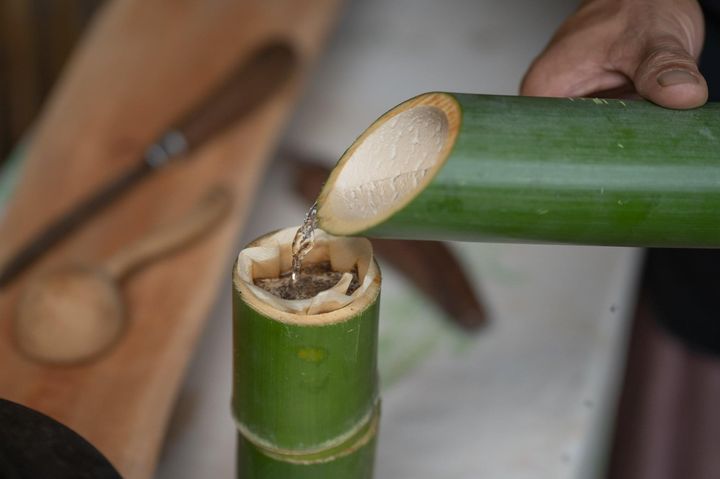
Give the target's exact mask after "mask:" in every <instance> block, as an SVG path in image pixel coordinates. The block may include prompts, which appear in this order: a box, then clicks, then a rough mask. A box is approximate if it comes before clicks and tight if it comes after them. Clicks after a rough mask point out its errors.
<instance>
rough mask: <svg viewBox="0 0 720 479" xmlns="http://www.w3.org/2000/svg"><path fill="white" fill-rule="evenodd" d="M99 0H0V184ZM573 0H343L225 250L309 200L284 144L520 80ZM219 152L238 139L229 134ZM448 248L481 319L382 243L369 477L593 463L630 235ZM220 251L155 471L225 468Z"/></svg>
mask: <svg viewBox="0 0 720 479" xmlns="http://www.w3.org/2000/svg"><path fill="white" fill-rule="evenodd" d="M103 3H104V2H100V1H92V0H67V1H64V2H47V1H41V0H28V1H20V0H2V1H0V25H1V27H0V157H2V158H12V161H11V162H10V163H7V162H6V163H5V164H4V170H3V173H2V177H0V185H1V186H0V198H2V197H7V196H9V195H10V192H11V191H12V188H13V184H14V181H13V180H14V178H15V177H16V174H15V173H14V171H16V170H17V169H18V168H21V167H22V163H23V152H22V150H20V149H16V148H17V147H18V145H19V144H20V143H19V142H20V141H21V139H22V138H23V137H24V136H25V135H26V134H27V133H28V131H30V130H31V128H32V126H33V125H34V121H36V118H37V115H38V114H39V112H40V111H41V108H43V105H44V101H45V99H46V98H47V96H48V93H49V92H50V91H51V89H52V88H53V86H54V85H55V83H56V82H57V81H58V78H59V76H60V74H61V72H62V71H63V68H64V66H65V65H66V63H65V62H66V61H67V59H68V57H69V55H70V53H71V52H72V51H73V48H74V46H75V44H76V42H77V41H78V39H79V38H80V36H81V33H82V32H83V29H84V27H85V26H86V25H87V24H88V22H89V21H90V19H91V18H92V16H93V14H94V13H95V12H96V10H97V8H98V7H99V6H101V5H102V4H103ZM218 3H220V2H218ZM577 3H578V2H577V1H575V0H548V1H543V2H537V1H532V0H518V1H514V2H508V1H501V0H449V1H445V2H434V1H431V0H366V1H359V0H355V1H347V2H345V3H344V4H343V6H342V8H341V9H340V13H339V17H338V22H337V23H336V24H335V25H334V26H333V27H332V29H331V33H330V35H329V37H328V38H327V40H326V42H325V46H324V48H322V49H321V50H320V51H321V53H320V55H319V56H318V58H317V61H315V62H313V63H312V65H311V66H310V67H309V68H308V76H307V78H306V79H305V84H304V86H305V88H304V89H303V90H302V93H301V95H300V97H299V98H300V99H299V103H298V104H297V105H296V106H295V107H294V108H293V109H292V113H291V118H290V120H289V122H288V123H287V124H286V126H285V127H284V129H283V130H282V133H281V134H280V136H279V141H278V142H277V144H276V145H275V146H273V147H272V148H271V149H269V150H268V151H269V152H270V153H269V154H270V156H271V162H270V163H269V164H268V166H267V169H266V170H264V174H263V175H262V176H261V177H260V176H258V178H259V180H258V182H257V193H256V194H255V195H254V196H253V198H252V200H251V202H250V203H249V205H248V212H249V217H248V219H247V221H245V222H244V225H243V226H242V228H241V229H240V230H238V231H232V232H231V234H229V236H228V237H232V238H233V240H232V241H233V242H234V250H233V251H237V250H238V249H239V248H241V247H242V245H244V244H246V243H247V242H248V241H250V240H252V239H254V238H256V237H257V236H259V235H262V234H265V233H266V232H268V231H271V230H275V229H278V228H282V227H286V226H289V225H294V224H299V223H300V222H301V220H302V217H303V215H304V213H305V211H306V210H307V208H308V206H309V202H308V199H307V198H305V197H303V196H302V195H300V194H299V193H298V190H299V189H302V185H301V187H300V188H299V187H298V182H301V180H302V176H301V175H299V173H298V171H299V170H298V162H300V161H302V162H310V163H312V164H315V165H324V166H326V167H331V166H332V165H333V164H334V162H335V161H336V160H337V159H338V158H339V156H340V155H341V154H342V152H343V151H344V150H345V148H347V147H348V146H349V145H350V144H351V142H352V141H353V140H354V138H355V137H356V136H357V135H359V134H360V133H361V132H362V131H363V130H364V129H365V128H366V127H367V126H368V125H369V124H370V123H371V122H372V121H373V120H374V119H376V118H377V117H378V116H379V115H381V114H382V113H383V112H384V111H386V110H387V109H389V108H390V107H392V106H394V105H396V104H397V103H399V102H401V101H403V100H405V99H408V98H410V97H412V96H414V95H416V94H418V93H422V92H425V91H432V90H440V91H453V92H476V93H487V94H507V95H514V94H516V93H517V89H518V85H519V83H520V80H521V78H522V75H523V73H524V71H525V70H526V68H527V67H528V65H529V64H530V62H531V61H532V59H533V58H534V57H535V55H537V54H538V53H539V52H540V50H541V49H542V47H543V46H544V45H545V43H546V42H547V41H548V39H549V37H550V36H551V35H552V32H553V31H554V29H555V28H557V26H558V25H559V24H560V22H561V21H562V20H563V19H564V18H565V17H566V16H567V15H568V14H569V13H570V12H571V11H572V10H573V9H574V8H575V7H576V5H577ZM230 38H232V36H231V37H230ZM199 41H202V39H201V40H199ZM212 48H213V46H212V44H210V45H208V46H207V49H208V50H207V55H208V56H212V55H213V50H212ZM188 68H190V67H188ZM148 75H149V76H152V72H148ZM68 114H70V112H68ZM14 149H15V150H14ZM12 151H15V154H14V155H12V154H11V152H12ZM232 151H233V152H234V154H235V155H242V154H243V150H242V148H240V147H239V148H236V149H234V150H232ZM97 161H102V158H99V159H98V160H97ZM260 178H261V179H260ZM248 181H250V180H248ZM449 247H450V249H451V251H452V253H453V254H454V255H455V256H456V257H457V258H458V260H459V262H460V264H461V265H462V267H463V270H464V273H465V275H466V276H467V277H468V278H469V280H470V282H471V284H472V285H473V287H474V288H475V289H476V291H475V292H476V294H477V295H478V296H479V297H480V298H482V301H483V304H484V306H485V308H486V309H487V312H488V316H489V321H488V324H486V325H484V326H483V327H482V328H480V329H479V330H477V331H472V332H468V331H467V330H465V329H463V328H461V327H458V326H457V324H455V323H453V321H452V320H451V318H449V317H448V313H447V312H446V311H444V310H443V309H442V308H441V307H439V306H438V305H437V303H436V302H434V301H432V299H431V298H429V297H428V296H427V295H425V294H423V293H422V292H421V290H420V289H418V287H416V286H415V285H413V284H412V283H411V282H409V281H408V279H407V277H406V276H405V275H403V274H402V272H401V271H398V270H397V269H395V267H394V266H393V265H392V264H389V263H387V262H383V260H382V258H381V268H382V269H383V276H384V280H383V302H382V310H381V340H380V374H381V381H382V382H381V384H382V395H383V418H382V425H381V432H380V440H379V448H378V455H377V469H376V477H379V478H423V477H444V478H448V479H449V478H474V477H503V478H512V479H523V478H534V479H536V478H553V479H562V478H567V479H571V478H572V479H580V478H583V479H585V478H593V477H597V478H600V477H606V474H607V472H608V470H609V465H610V463H611V451H612V447H613V446H612V444H613V434H614V432H615V431H616V427H615V424H616V416H617V410H618V401H619V397H620V390H621V385H622V381H623V375H624V371H625V359H626V352H627V345H628V341H629V337H630V329H631V319H632V313H633V308H634V301H635V296H636V294H635V289H636V282H637V281H636V280H637V276H638V271H639V264H640V255H641V253H640V252H639V251H638V250H633V249H625V248H599V247H571V246H537V245H533V246H528V245H507V244H502V245H501V244H469V243H457V244H451V245H449ZM221 262H222V264H223V265H224V266H222V268H220V269H222V271H223V274H224V276H222V280H218V281H216V282H215V283H212V284H213V285H214V284H220V287H219V288H212V298H213V302H214V303H213V304H214V306H213V307H212V310H211V311H210V313H209V316H208V315H206V314H205V311H204V310H202V308H200V309H198V311H196V312H195V313H194V314H196V315H202V316H203V321H204V319H205V317H206V316H207V322H206V323H205V325H204V329H202V331H203V332H202V335H201V336H200V337H199V341H198V342H197V344H195V342H194V341H191V340H188V341H186V342H185V343H182V344H183V345H184V347H185V352H186V354H187V356H188V357H191V358H192V359H191V361H190V364H189V367H188V369H187V370H186V371H185V370H184V369H182V370H181V372H184V375H183V380H182V386H181V387H180V390H179V393H178V395H177V397H176V399H174V402H173V404H174V407H173V410H172V411H173V412H172V415H171V416H170V418H169V428H168V430H167V434H166V435H163V437H164V440H163V447H162V452H161V454H160V457H159V461H158V466H157V472H156V475H155V477H158V478H163V479H164V478H197V477H218V478H219V477H232V476H233V470H234V447H235V437H234V436H235V426H234V423H233V421H232V418H231V416H230V408H229V403H230V384H231V366H232V359H231V357H232V356H231V349H232V348H231V346H232V345H231V341H230V337H231V336H230V331H231V322H230V317H231V305H230V281H229V275H228V272H229V270H230V265H231V262H232V254H229V255H226V257H224V258H222V261H221ZM191 273H192V271H191V270H189V269H187V268H186V269H183V270H181V273H178V274H184V275H188V274H191ZM148 281H150V280H149V279H148ZM170 287H171V286H170ZM133 291H134V290H132V291H131V292H130V297H131V298H132V294H134V293H133ZM171 297H173V296H172V294H171ZM198 332H199V330H198ZM190 336H192V335H190ZM173 397H174V396H173ZM91 442H92V441H91ZM656 477H660V476H656Z"/></svg>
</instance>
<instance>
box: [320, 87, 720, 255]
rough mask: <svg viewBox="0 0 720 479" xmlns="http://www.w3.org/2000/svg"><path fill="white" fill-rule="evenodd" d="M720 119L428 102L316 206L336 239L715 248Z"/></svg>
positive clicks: (571, 104) (351, 165)
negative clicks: (402, 239)
mask: <svg viewBox="0 0 720 479" xmlns="http://www.w3.org/2000/svg"><path fill="white" fill-rule="evenodd" d="M719 160H720V106H719V105H718V104H708V105H706V106H704V107H703V108H700V109H696V110H690V111H671V110H666V109H663V108H661V107H658V106H656V105H653V104H650V103H648V102H645V101H628V100H624V101H622V100H605V99H598V98H530V97H505V96H486V95H469V94H456V93H427V94H424V95H420V96H418V97H416V98H413V99H411V100H408V101H407V102H405V103H402V104H401V105H399V106H397V107H395V108H393V109H392V110H390V111H389V112H388V113H386V114H385V115H383V116H381V117H380V118H379V119H378V120H377V121H376V122H375V123H373V124H372V125H371V126H370V127H369V128H368V129H367V130H366V131H365V132H364V133H363V134H362V135H361V136H360V137H359V138H358V139H357V140H356V141H355V143H353V145H352V146H351V147H350V148H349V149H348V150H347V152H346V153H345V154H344V155H343V157H342V158H341V159H340V161H339V163H338V165H337V167H336V168H335V170H334V171H333V172H332V174H331V175H330V178H329V180H328V181H327V183H326V185H325V187H324V189H323V191H322V193H321V195H320V197H319V199H318V206H319V209H318V222H319V225H320V227H321V228H323V229H324V230H326V231H328V232H330V233H333V234H337V235H356V234H363V235H367V236H376V237H394V238H422V239H447V240H471V241H481V240H488V241H516V242H549V243H578V244H598V245H628V246H661V247H718V246H720V221H718V211H720V161H719Z"/></svg>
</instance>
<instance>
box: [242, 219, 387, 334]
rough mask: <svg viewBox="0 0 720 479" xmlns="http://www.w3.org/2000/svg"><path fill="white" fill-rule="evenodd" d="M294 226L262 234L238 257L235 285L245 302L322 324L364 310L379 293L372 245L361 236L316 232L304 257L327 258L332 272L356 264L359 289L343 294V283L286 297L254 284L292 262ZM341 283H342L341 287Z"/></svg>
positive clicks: (277, 315) (290, 319)
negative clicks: (310, 293) (304, 295)
mask: <svg viewBox="0 0 720 479" xmlns="http://www.w3.org/2000/svg"><path fill="white" fill-rule="evenodd" d="M296 231H297V227H290V228H286V229H283V230H280V231H276V232H274V233H270V234H268V235H265V236H263V237H261V238H258V239H257V240H255V241H253V242H252V243H250V244H249V245H248V247H247V248H245V249H243V250H242V251H241V252H240V254H239V255H238V260H237V262H236V267H235V272H234V278H233V280H234V283H235V287H236V288H237V290H238V291H239V292H240V294H241V295H242V297H243V300H244V301H245V302H246V303H247V304H248V306H250V307H252V308H253V309H255V310H256V311H258V312H260V313H262V314H264V315H266V316H268V317H271V318H273V319H274V320H276V321H280V322H282V323H288V324H299V325H306V326H307V325H312V326H322V325H327V324H333V323H337V322H341V321H343V320H345V319H347V318H349V317H352V316H353V315H354V314H357V313H358V312H360V311H362V310H363V309H365V308H367V306H368V305H369V304H371V303H372V302H373V301H375V299H376V297H377V295H378V293H379V291H380V270H379V269H378V267H377V264H376V263H375V261H374V260H373V255H372V245H371V243H370V241H368V240H367V239H365V238H343V237H335V236H332V235H329V234H327V233H325V232H324V231H322V230H316V232H315V244H314V246H313V248H312V249H311V250H310V252H309V253H308V254H307V256H306V257H305V258H304V262H305V263H306V264H313V263H321V262H326V261H327V262H329V263H330V265H331V266H332V269H333V270H334V271H342V272H349V271H351V270H353V269H354V268H357V272H358V279H359V281H360V287H358V288H357V289H356V290H355V291H354V292H353V293H352V294H350V295H347V294H345V290H346V289H347V286H346V285H347V282H346V281H343V280H341V281H340V282H339V283H338V286H336V287H334V288H331V289H329V290H327V291H323V292H321V293H319V294H318V295H317V296H315V297H313V298H310V299H303V300H285V299H281V298H279V297H277V296H274V295H272V294H271V293H269V292H267V291H265V290H263V289H261V288H259V287H258V286H255V284H254V280H256V279H264V278H277V277H279V276H280V274H281V273H284V272H286V271H289V270H290V268H291V264H292V246H291V245H292V240H293V237H294V235H295V232H296ZM342 284H344V285H345V287H344V288H341V287H339V286H341V285H342Z"/></svg>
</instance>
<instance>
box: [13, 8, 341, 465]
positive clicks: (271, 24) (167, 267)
mask: <svg viewBox="0 0 720 479" xmlns="http://www.w3.org/2000/svg"><path fill="white" fill-rule="evenodd" d="M338 3H339V2H337V1H335V0H322V1H310V0H303V1H289V0H288V1H276V2H271V3H268V2H262V1H255V2H223V3H219V4H213V5H209V4H207V2H182V3H178V2H176V1H174V0H161V1H157V2H145V1H143V0H128V1H122V2H113V3H110V4H109V5H108V6H107V7H106V8H105V9H104V10H103V11H102V12H100V14H99V17H98V18H96V20H95V21H94V24H93V25H92V27H91V29H90V31H89V33H88V34H87V36H86V38H85V40H84V41H83V42H82V44H81V45H80V48H79V49H78V50H77V51H76V54H75V56H74V57H73V59H72V60H71V62H70V65H69V67H68V68H67V70H66V72H65V74H64V76H63V78H62V80H61V82H60V84H59V85H58V87H57V89H56V91H55V93H54V94H53V95H52V97H51V99H50V101H49V104H48V105H46V107H45V110H44V113H43V114H42V115H41V118H40V120H39V121H38V123H37V125H36V128H35V129H34V135H33V138H32V141H31V143H30V145H29V150H28V154H27V158H26V161H25V162H24V165H23V172H22V176H21V180H20V184H19V185H18V187H17V189H16V192H15V194H14V196H13V198H12V200H11V202H10V204H9V205H8V209H7V211H6V213H5V215H4V217H3V218H2V223H0V237H1V238H2V241H1V242H0V259H1V260H4V259H6V257H7V255H9V254H10V253H11V252H12V251H15V250H16V249H17V247H18V246H19V245H20V244H22V243H23V241H26V240H27V239H28V238H29V237H30V235H31V234H33V233H34V232H36V231H37V230H38V229H39V228H40V227H41V226H42V225H43V224H45V223H46V222H47V221H49V220H50V219H51V218H53V217H55V216H56V215H58V214H60V213H62V212H63V211H65V210H66V209H67V208H68V207H70V206H71V205H72V204H73V203H74V202H75V201H77V200H78V199H79V198H81V197H83V196H84V195H86V194H87V193H88V192H90V191H92V190H94V189H95V188H97V187H98V186H99V185H100V184H102V183H103V182H105V181H107V180H109V179H110V178H112V177H114V176H115V175H117V174H119V173H120V172H121V171H123V170H124V169H125V168H128V167H130V166H131V165H132V164H134V162H135V161H137V158H138V157H139V156H140V155H141V153H142V150H143V147H144V146H145V145H146V144H148V143H149V142H150V141H151V140H152V139H154V138H155V137H156V136H157V135H158V134H159V133H160V132H161V131H162V130H163V129H164V128H165V127H167V126H169V124H170V123H172V122H173V120H174V119H176V118H177V117H178V116H179V114H180V113H181V112H183V111H184V110H185V109H187V108H189V107H190V106H191V105H192V104H194V103H196V101H197V100H198V99H199V98H201V97H202V96H203V94H204V93H206V91H207V90H208V89H209V88H210V87H211V86H212V84H214V83H215V82H216V81H217V80H218V79H219V78H220V77H221V76H222V75H223V74H224V73H226V72H227V71H228V70H229V69H231V68H232V67H233V65H235V64H236V63H237V61H238V59H239V58H241V57H242V56H244V55H249V54H250V52H251V50H252V49H253V48H254V47H257V46H258V44H259V43H261V42H262V41H263V40H266V39H267V40H269V39H271V38H276V37H277V36H280V37H282V38H287V39H288V41H290V43H292V45H294V46H295V47H296V48H297V51H298V54H299V56H300V65H301V68H300V70H301V71H299V72H298V75H296V77H295V78H294V79H293V81H292V83H291V84H289V85H287V87H286V88H284V89H283V90H282V92H280V93H279V94H278V95H277V96H275V97H274V98H273V99H272V100H271V101H269V102H268V103H267V104H266V105H263V106H262V107H261V108H260V109H259V110H258V111H256V112H254V113H253V114H252V115H251V116H250V117H248V118H247V119H245V120H244V121H243V122H242V123H241V124H239V125H237V126H236V127H234V128H232V129H231V131H228V132H227V134H224V135H223V136H222V137H221V138H218V139H217V140H216V141H214V142H213V143H212V144H210V145H208V146H207V147H206V148H203V149H202V151H200V152H199V153H198V154H197V155H196V156H195V157H194V158H193V159H192V160H191V161H189V162H187V163H185V164H182V165H176V166H175V167H171V168H170V169H167V170H166V171H164V172H162V173H161V174H160V175H157V176H155V177H153V178H151V179H149V180H148V181H146V182H145V183H143V184H141V185H140V186H139V187H137V188H136V189H135V190H133V191H132V193H130V194H129V195H127V196H125V197H123V198H122V199H121V200H120V201H118V202H117V203H115V204H113V205H112V206H111V207H110V208H108V209H107V210H106V211H105V213H104V214H103V215H101V217H100V218H98V219H95V220H93V221H92V222H91V223H90V224H88V225H86V226H85V227H83V228H81V229H80V230H79V231H78V232H77V233H75V234H74V235H73V236H72V238H71V239H70V240H68V241H65V242H64V243H62V244H61V245H60V246H59V247H57V248H55V249H54V250H53V251H52V252H51V254H49V255H47V256H45V257H43V258H42V260H41V261H40V262H39V263H38V264H36V265H35V266H34V267H33V268H32V269H31V271H29V272H28V273H26V274H24V275H23V276H22V277H20V278H19V279H18V280H16V281H15V282H14V283H13V284H12V285H11V286H10V287H8V288H6V289H4V290H2V291H0V320H1V322H0V364H2V367H1V368H0V396H2V397H5V398H7V399H10V400H14V401H17V402H20V403H22V404H25V405H28V406H30V407H33V408H35V409H38V410H40V411H42V412H44V413H46V414H48V415H50V416H52V417H54V418H56V419H58V420H60V421H61V422H63V423H65V424H67V425H68V426H70V427H71V428H73V429H75V430H76V431H77V432H78V433H80V434H81V435H83V436H84V437H86V438H87V439H88V440H90V441H91V442H92V443H93V444H94V445H95V446H96V447H98V449H100V450H101V451H102V452H103V453H104V454H106V455H107V457H108V458H109V459H110V461H111V462H112V463H113V464H114V465H115V466H116V467H117V468H118V469H119V471H120V472H121V474H123V476H124V477H128V478H147V477H150V476H151V475H152V472H153V469H154V466H155V462H156V458H157V454H158V451H159V449H160V446H161V442H162V437H163V433H164V430H165V426H166V423H167V420H168V417H169V413H170V409H171V406H172V404H173V399H174V397H175V393H176V391H177V389H178V386H179V383H180V380H181V378H182V373H183V370H184V369H185V366H186V364H187V361H188V359H189V357H190V355H191V354H192V351H193V346H194V344H195V342H196V340H197V338H198V335H199V333H200V331H201V329H202V325H203V323H204V321H205V319H206V318H207V313H208V312H209V309H210V306H211V303H212V301H213V299H214V297H215V294H216V292H217V289H218V287H219V285H221V284H227V281H223V279H227V278H225V274H226V273H228V271H229V268H230V264H231V256H232V249H233V247H234V240H235V238H236V236H237V234H238V232H239V229H240V227H241V225H242V224H243V221H244V220H245V218H246V216H247V213H248V210H249V208H250V206H251V200H252V197H253V194H254V191H255V188H256V185H257V183H258V180H259V179H260V176H261V174H262V171H263V165H264V164H265V162H266V159H267V157H268V155H269V153H270V152H271V151H272V148H273V145H274V143H275V141H276V140H277V137H278V134H279V131H280V129H281V127H282V125H283V124H284V121H285V119H286V118H287V117H288V114H289V113H290V111H291V109H292V106H293V104H294V101H295V99H296V98H297V95H298V92H299V87H300V81H301V79H302V76H303V75H302V73H303V71H302V70H306V69H307V67H308V66H309V65H310V64H311V63H312V61H313V59H314V58H315V57H316V56H317V54H318V53H319V51H320V48H321V46H322V44H323V41H324V40H325V38H326V35H327V33H328V31H329V29H330V27H331V25H332V23H333V20H334V18H335V16H336V13H337V7H338ZM216 183H224V184H226V185H228V186H229V187H230V188H231V189H232V190H233V191H234V193H235V199H234V200H235V203H234V207H233V208H234V209H233V211H232V213H231V214H230V218H229V219H228V220H226V221H225V223H224V224H223V225H222V226H221V227H220V228H218V229H216V230H215V231H213V232H212V233H211V234H209V235H208V236H206V237H204V238H203V239H202V241H199V242H198V243H197V244H195V245H193V246H192V247H190V248H188V249H187V250H183V251H182V252H180V253H179V254H177V255H174V256H172V257H170V258H168V259H166V260H164V261H162V262H160V263H158V264H156V265H153V266H152V267H149V268H147V269H146V270H144V271H141V272H140V273H138V274H137V275H136V276H134V277H133V278H132V280H131V281H129V282H128V284H127V285H126V286H125V288H124V297H125V299H126V301H127V304H128V306H129V313H130V324H129V328H128V331H127V333H126V336H125V337H124V339H123V340H122V341H121V343H120V344H119V345H118V346H117V347H116V348H115V349H113V350H112V351H111V352H110V354H108V355H106V356H104V357H103V358H101V359H100V360H98V361H97V362H95V363H91V364H87V365H84V366H76V367H72V368H52V367H45V366H41V365H38V364H36V363H33V362H31V361H30V360H28V359H25V358H24V357H22V356H21V355H20V354H19V353H18V352H17V349H16V348H15V347H14V345H13V344H12V341H11V339H10V332H11V331H10V327H11V319H12V316H13V314H14V307H15V303H16V299H17V296H18V293H19V292H20V291H21V289H22V286H23V284H24V283H26V281H27V280H28V278H29V277H30V276H31V275H32V274H33V273H36V272H37V271H39V270H41V269H46V268H48V267H51V266H54V265H59V264H62V263H65V262H68V261H72V260H83V261H88V262H100V261H102V259H104V258H107V257H108V256H110V254H111V253H112V252H113V251H116V250H118V249H120V248H121V247H122V245H125V244H128V243H129V242H131V241H132V240H134V239H136V238H138V237H139V236H141V235H142V234H143V233H145V232H147V231H148V230H149V229H150V228H151V227H152V226H154V225H155V224H156V223H158V222H160V221H165V220H167V219H168V218H172V217H177V216H178V215H179V214H181V213H182V212H183V211H185V210H187V208H189V207H190V206H191V205H192V204H193V203H194V202H195V201H197V199H198V198H199V197H200V196H201V195H202V194H203V193H204V192H205V191H206V190H207V189H208V188H209V187H210V186H211V185H213V184H216ZM229 360H230V358H228V361H229ZM228 420H231V419H230V416H229V412H228Z"/></svg>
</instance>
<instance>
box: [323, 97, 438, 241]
mask: <svg viewBox="0 0 720 479" xmlns="http://www.w3.org/2000/svg"><path fill="white" fill-rule="evenodd" d="M447 137H448V117H447V114H446V113H445V112H444V111H443V110H441V109H440V108H437V107H434V106H426V105H423V106H416V107H413V108H410V109H409V110H406V111H403V112H401V113H398V114H396V115H395V116H394V117H393V118H392V119H391V120H389V121H386V122H385V123H383V124H382V125H379V126H378V127H377V128H375V129H374V130H373V131H372V133H370V134H369V135H368V136H366V137H365V139H364V140H363V141H362V142H361V143H359V144H358V146H357V147H356V148H355V150H354V152H353V153H352V155H351V156H350V157H348V158H347V159H346V160H343V162H342V163H339V164H338V166H337V167H336V170H337V171H339V172H340V174H338V176H337V179H336V181H335V183H334V187H333V188H332V189H331V190H329V191H328V199H327V202H325V203H324V205H323V207H321V208H320V210H319V212H318V213H319V215H324V216H325V217H327V218H332V219H333V223H334V226H335V227H334V228H331V227H330V226H331V225H330V224H329V223H325V225H324V227H326V228H328V229H329V230H330V231H332V232H333V233H334V234H345V235H351V234H356V233H357V232H358V231H362V230H365V229H367V228H369V227H371V226H372V225H374V224H377V223H379V222H380V221H382V220H383V219H384V218H387V217H389V216H390V215H391V214H392V212H394V211H397V210H398V209H400V208H401V207H402V206H401V205H404V204H405V203H407V202H409V201H410V199H411V198H412V197H413V196H415V195H416V194H417V192H419V191H421V190H422V189H423V188H424V187H425V186H427V184H428V183H429V182H430V178H431V177H432V176H433V175H430V176H428V177H427V179H426V176H427V175H428V173H429V172H430V171H431V170H432V171H433V173H435V172H436V171H437V169H438V168H439V167H440V164H441V162H442V160H443V159H444V158H446V157H447V154H448V152H449V148H450V146H448V147H446V146H445V145H446V140H447ZM443 150H444V154H443ZM328 184H330V183H329V182H328ZM321 217H322V216H321ZM348 223H350V225H348ZM340 225H345V227H342V226H340Z"/></svg>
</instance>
